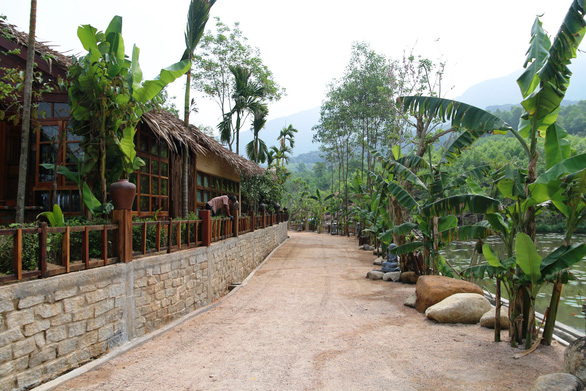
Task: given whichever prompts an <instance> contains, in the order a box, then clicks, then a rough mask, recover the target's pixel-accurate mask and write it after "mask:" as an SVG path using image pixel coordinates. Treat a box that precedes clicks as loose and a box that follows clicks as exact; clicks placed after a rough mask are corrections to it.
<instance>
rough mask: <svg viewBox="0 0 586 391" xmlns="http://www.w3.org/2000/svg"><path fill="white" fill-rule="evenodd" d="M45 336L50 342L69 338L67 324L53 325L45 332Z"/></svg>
mask: <svg viewBox="0 0 586 391" xmlns="http://www.w3.org/2000/svg"><path fill="white" fill-rule="evenodd" d="M45 338H46V339H47V342H49V343H51V342H59V341H63V340H64V339H65V338H67V326H66V325H62V326H58V327H51V328H50V329H48V330H47V331H46V332H45Z"/></svg>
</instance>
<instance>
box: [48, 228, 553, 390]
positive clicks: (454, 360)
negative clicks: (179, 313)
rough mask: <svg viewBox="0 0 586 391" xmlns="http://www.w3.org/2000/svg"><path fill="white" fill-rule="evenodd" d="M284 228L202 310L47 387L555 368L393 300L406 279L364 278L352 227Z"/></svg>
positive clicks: (191, 385) (396, 378) (488, 379)
mask: <svg viewBox="0 0 586 391" xmlns="http://www.w3.org/2000/svg"><path fill="white" fill-rule="evenodd" d="M290 236H291V239H290V240H288V241H287V242H286V243H285V244H284V245H282V246H281V247H280V248H279V249H278V250H277V251H276V252H274V253H273V255H272V256H271V257H270V258H269V259H268V260H267V261H266V262H265V263H264V264H263V265H262V266H261V267H260V268H259V269H257V271H256V272H255V273H254V275H253V276H252V277H251V278H250V279H249V280H248V281H247V282H246V284H244V285H243V286H241V287H240V288H238V289H237V290H236V291H234V292H233V293H232V294H231V295H229V296H228V297H227V298H225V299H224V300H222V301H221V302H220V303H217V305H216V306H214V307H213V308H211V309H210V310H209V311H205V312H202V313H200V314H199V315H197V316H194V317H191V318H190V319H188V320H186V321H185V322H183V323H181V324H179V325H177V326H175V327H173V328H172V329H170V330H168V331H166V332H164V333H161V334H160V335H158V336H156V337H155V338H152V339H151V340H150V341H148V342H146V343H144V344H142V345H140V346H138V347H136V348H135V349H132V350H130V351H128V352H126V353H124V354H120V355H117V357H114V358H111V359H108V360H105V361H106V362H105V363H104V364H103V365H101V366H100V367H99V368H97V369H93V370H91V371H87V372H86V373H84V374H82V375H81V376H78V377H75V378H73V379H71V380H68V381H67V382H64V383H62V384H60V385H57V387H56V388H55V389H58V390H491V389H492V390H507V389H511V390H524V389H527V390H528V389H530V388H531V384H532V383H533V381H534V380H535V379H536V378H537V377H538V376H539V375H540V374H545V373H553V372H557V371H559V370H560V368H561V364H562V360H563V347H561V346H559V345H557V346H553V347H549V348H539V349H538V350H537V351H536V352H534V353H532V354H531V355H529V356H528V357H525V358H522V359H519V360H515V359H513V358H512V356H513V354H514V353H517V352H518V351H517V350H516V349H512V348H510V347H509V346H508V344H507V343H499V344H496V343H494V342H492V338H493V331H492V330H488V329H483V328H481V327H480V326H478V325H440V324H437V323H434V322H432V321H429V320H427V319H426V318H425V317H424V316H423V315H422V314H420V313H417V312H416V311H415V310H414V309H411V308H408V307H405V306H404V305H403V302H404V301H405V299H406V298H407V297H408V296H409V295H410V294H411V293H413V292H414V291H415V288H414V286H413V285H403V284H400V283H392V282H384V281H371V280H367V279H366V278H365V276H366V273H367V272H368V271H369V270H372V269H373V268H374V266H373V265H372V262H373V260H374V258H375V257H374V256H373V255H372V252H366V251H362V250H359V249H358V245H357V242H356V240H355V239H353V238H345V237H339V236H330V235H326V234H321V235H318V234H313V233H293V232H290ZM503 337H504V339H506V338H507V335H506V333H504V335H503ZM54 385H55V383H53V384H52V385H51V386H50V387H49V388H51V387H53V386H54Z"/></svg>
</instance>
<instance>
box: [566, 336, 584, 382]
mask: <svg viewBox="0 0 586 391" xmlns="http://www.w3.org/2000/svg"><path fill="white" fill-rule="evenodd" d="M564 372H567V373H569V374H572V375H574V376H576V377H577V378H578V379H580V380H581V381H582V382H583V383H585V384H586V337H580V338H578V339H576V340H575V341H573V342H572V343H571V344H570V345H568V347H567V348H566V351H565V352H564Z"/></svg>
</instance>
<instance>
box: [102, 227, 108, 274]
mask: <svg viewBox="0 0 586 391" xmlns="http://www.w3.org/2000/svg"><path fill="white" fill-rule="evenodd" d="M102 259H104V266H106V265H107V264H108V227H107V226H106V225H104V230H103V231H102Z"/></svg>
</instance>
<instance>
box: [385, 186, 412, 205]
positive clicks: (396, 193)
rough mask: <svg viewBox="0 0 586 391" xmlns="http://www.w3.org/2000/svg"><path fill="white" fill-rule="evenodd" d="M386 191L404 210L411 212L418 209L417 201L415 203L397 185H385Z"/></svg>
mask: <svg viewBox="0 0 586 391" xmlns="http://www.w3.org/2000/svg"><path fill="white" fill-rule="evenodd" d="M387 191H388V192H389V194H390V195H392V196H393V197H395V199H396V200H397V202H398V203H399V204H400V205H401V206H402V207H404V208H405V209H407V210H413V209H416V208H417V207H419V204H418V203H417V201H415V199H414V198H413V197H411V195H410V194H409V193H408V192H407V191H406V190H405V189H403V188H402V187H401V186H399V185H398V184H396V183H393V182H391V183H389V184H388V185H387Z"/></svg>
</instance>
